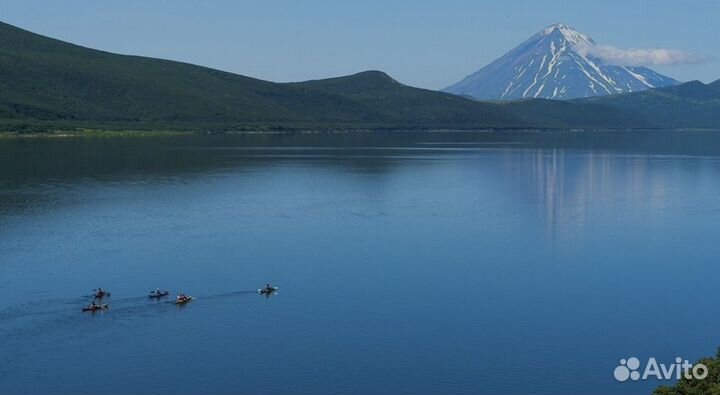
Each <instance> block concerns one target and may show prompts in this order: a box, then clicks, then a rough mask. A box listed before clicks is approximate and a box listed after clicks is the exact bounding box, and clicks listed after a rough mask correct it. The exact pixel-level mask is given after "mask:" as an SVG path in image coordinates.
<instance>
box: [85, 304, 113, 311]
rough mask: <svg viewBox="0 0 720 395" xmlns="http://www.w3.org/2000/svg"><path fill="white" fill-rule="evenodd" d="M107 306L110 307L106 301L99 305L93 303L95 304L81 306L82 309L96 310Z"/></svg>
mask: <svg viewBox="0 0 720 395" xmlns="http://www.w3.org/2000/svg"><path fill="white" fill-rule="evenodd" d="M109 307H110V305H109V304H107V303H105V304H99V305H95V306H87V307H83V308H82V311H97V310H105V309H107V308H109Z"/></svg>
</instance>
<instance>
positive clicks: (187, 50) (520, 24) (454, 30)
mask: <svg viewBox="0 0 720 395" xmlns="http://www.w3.org/2000/svg"><path fill="white" fill-rule="evenodd" d="M1 10H2V17H0V20H2V21H3V22H7V23H10V24H13V25H17V26H20V27H22V28H25V29H28V30H32V31H35V32H37V33H41V34H44V35H48V36H52V37H55V38H59V39H63V40H66V41H70V42H74V43H77V44H81V45H85V46H89V47H93V48H99V49H104V50H108V51H112V52H119V53H125V54H136V55H147V56H153V57H160V58H167V59H173V60H181V61H186V62H190V63H195V64H200V65H205V66H209V67H214V68H219V69H223V70H227V71H231V72H235V73H239V74H244V75H248V76H252V77H257V78H262V79H267V80H272V81H300V80H307V79H316V78H325V77H332V76H338V75H346V74H351V73H354V72H358V71H362V70H368V69H376V70H383V71H385V72H387V73H389V74H390V75H392V76H393V77H395V78H396V79H397V80H399V81H401V82H403V83H406V84H409V85H414V86H420V87H425V88H431V89H439V88H443V87H445V86H447V85H449V84H451V83H454V82H456V81H458V80H459V79H461V78H462V77H464V76H465V75H467V74H469V73H471V72H473V71H475V70H477V69H479V68H480V67H482V66H484V65H485V64H487V63H489V62H491V61H492V60H493V59H495V58H497V57H499V56H500V55H502V54H503V53H505V52H506V51H508V50H510V49H511V48H512V47H514V46H515V45H517V44H519V43H520V42H522V41H524V40H525V39H527V38H528V37H530V36H531V35H532V34H534V33H536V32H537V31H539V30H541V29H542V28H544V27H545V26H547V25H549V24H552V23H555V22H562V23H566V24H568V25H571V26H574V27H575V28H576V29H577V30H579V31H581V32H584V33H586V34H588V35H590V36H591V37H592V38H593V39H594V40H595V41H596V42H597V43H598V44H606V45H612V46H615V47H619V48H673V49H679V50H683V51H687V52H690V53H693V54H697V55H702V56H705V57H709V58H710V60H707V61H704V62H701V63H694V64H676V65H661V66H653V67H652V68H653V69H655V70H657V71H659V72H662V73H665V74H667V75H669V76H671V77H674V78H676V79H679V80H682V81H687V80H693V79H699V80H701V81H704V82H710V81H714V80H716V79H720V27H718V24H717V19H718V16H720V1H717V0H686V1H657V0H656V1H650V0H625V1H619V0H605V1H602V0H596V1H581V0H575V1H541V0H535V1H529V0H502V1H478V0H475V1H463V0H445V1H423V0H415V1H391V0H363V1H352V2H350V1H341V0H304V1H290V0H288V1H274V0H257V1H254V0H253V1H249V0H248V1H242V0H236V1H230V0H228V1H225V0H215V1H183V0H164V1H161V0H156V1H152V0H122V1H117V0H103V1H91V0H82V1H81V0H64V1H38V0H17V1H15V0H3V1H2V6H1Z"/></svg>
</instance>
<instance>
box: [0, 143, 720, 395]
mask: <svg viewBox="0 0 720 395" xmlns="http://www.w3.org/2000/svg"><path fill="white" fill-rule="evenodd" d="M718 234H720V134H714V133H684V134H682V133H671V132H653V133H637V134H623V133H616V134H614V133H600V134H586V135H583V134H573V133H559V134H550V135H540V134H536V133H513V134H508V133H505V134H503V133H476V134H441V133H424V134H378V135H369V134H360V135H296V136H291V135H288V136H283V135H273V136H195V137H172V138H113V139H102V138H97V139H57V140H38V139H35V140H32V139H28V140H20V141H0V394H91V393H92V394H129V393H153V394H236V393H259V392H262V393H268V394H309V393H314V394H335V393H343V394H376V393H397V394H480V393H488V394H524V393H535V394H577V393H587V394H636V393H649V392H651V391H652V389H653V388H655V387H656V386H657V385H658V384H660V383H658V382H655V381H651V382H632V383H618V382H616V381H615V380H614V379H613V376H612V371H613V369H614V368H615V366H616V365H617V363H618V360H619V359H620V358H626V357H629V356H637V357H640V358H647V357H650V356H654V357H656V358H658V359H664V360H667V361H671V360H672V359H673V358H674V357H675V356H682V357H683V358H688V359H690V360H695V359H697V358H699V357H702V356H707V355H712V354H714V352H715V349H716V347H717V346H718V345H720V335H718V332H717V328H718V327H719V326H720V316H718V315H717V314H716V310H717V308H716V307H717V284H718V278H720V265H718V256H720V243H718V238H717V235H718ZM268 281H270V282H272V283H273V284H275V285H277V286H279V287H280V291H279V292H278V294H277V295H274V296H272V297H270V298H265V297H263V296H260V295H258V294H257V292H256V290H257V288H259V287H260V286H262V285H264V284H265V283H266V282H268ZM98 286H101V287H103V288H105V289H108V290H110V291H111V292H112V296H111V297H110V298H109V299H108V301H109V303H110V304H111V308H110V310H109V311H106V312H102V313H96V314H89V313H85V314H82V313H80V307H82V306H83V305H85V304H87V303H88V302H89V301H90V300H91V299H90V297H89V296H88V295H89V294H90V293H91V291H92V289H93V288H97V287H98ZM155 287H160V288H168V289H171V290H173V292H186V293H188V294H191V295H194V296H196V297H197V300H195V301H193V302H191V303H189V304H188V305H186V306H183V307H180V308H178V307H177V306H175V305H173V304H171V303H168V302H167V301H160V302H158V301H152V300H148V298H147V297H146V295H147V292H148V291H149V290H150V289H154V288H155Z"/></svg>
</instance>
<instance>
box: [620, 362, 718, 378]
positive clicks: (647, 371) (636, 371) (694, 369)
mask: <svg viewBox="0 0 720 395" xmlns="http://www.w3.org/2000/svg"><path fill="white" fill-rule="evenodd" d="M640 371H641V369H640V360H639V359H638V358H635V357H630V358H627V359H625V358H623V359H621V360H620V364H619V365H618V366H617V367H616V368H615V370H614V371H613V375H614V376H615V380H617V381H621V382H622V381H628V379H629V380H633V381H637V380H647V379H649V378H654V379H656V380H679V379H680V378H683V377H684V378H686V379H694V380H702V379H704V378H705V377H707V375H708V368H707V366H705V365H703V364H701V363H697V364H694V365H693V364H691V363H690V362H689V361H688V360H687V359H685V360H683V359H682V358H680V357H677V358H675V363H671V364H668V365H665V364H663V363H658V362H657V360H656V359H655V358H653V357H651V358H649V359H648V361H647V363H646V364H645V368H644V369H642V374H641V373H640Z"/></svg>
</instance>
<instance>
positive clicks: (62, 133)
mask: <svg viewBox="0 0 720 395" xmlns="http://www.w3.org/2000/svg"><path fill="white" fill-rule="evenodd" d="M666 131H672V132H720V129H701V128H667V129H651V128H642V129H640V128H638V129H561V128H558V129H533V128H483V129H393V128H388V129H265V130H236V131H233V130H226V131H192V130H106V129H81V130H50V131H45V132H16V131H0V140H7V139H45V138H47V139H59V138H78V137H168V136H222V135H253V134H268V135H269V134H353V133H509V132H526V133H548V134H550V133H633V132H666Z"/></svg>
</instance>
